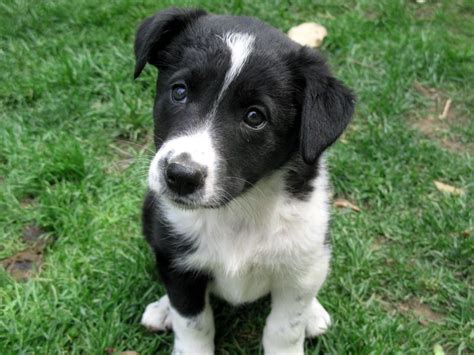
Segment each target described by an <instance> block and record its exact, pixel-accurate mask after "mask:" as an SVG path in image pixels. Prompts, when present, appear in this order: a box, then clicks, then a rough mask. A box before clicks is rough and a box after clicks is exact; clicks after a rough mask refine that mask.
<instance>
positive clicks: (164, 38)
mask: <svg viewBox="0 0 474 355" xmlns="http://www.w3.org/2000/svg"><path fill="white" fill-rule="evenodd" d="M204 15H206V12H205V11H204V10H199V9H177V8H170V9H166V10H163V11H160V12H158V13H156V14H155V15H153V16H151V17H148V18H147V19H145V20H144V21H143V22H142V23H141V24H140V26H139V27H138V31H137V35H136V37H135V59H136V64H135V73H134V78H135V79H136V78H138V77H139V76H140V73H141V72H142V70H143V68H144V67H145V65H146V63H150V64H153V65H155V66H158V65H159V61H158V55H159V54H158V52H159V51H160V50H162V49H164V48H165V47H166V46H167V45H168V44H169V43H170V42H171V40H172V39H173V38H174V37H175V36H177V35H178V34H179V33H180V32H181V31H183V30H184V29H185V28H186V26H189V25H190V24H191V23H192V22H194V21H195V20H196V19H197V18H199V17H201V16H204Z"/></svg>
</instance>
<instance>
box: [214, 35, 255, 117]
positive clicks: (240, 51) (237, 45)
mask: <svg viewBox="0 0 474 355" xmlns="http://www.w3.org/2000/svg"><path fill="white" fill-rule="evenodd" d="M218 37H219V38H220V39H221V40H222V41H223V42H224V43H225V44H226V45H227V47H229V49H230V68H229V70H227V72H226V74H225V78H224V83H223V84H222V88H221V91H220V92H219V96H218V97H217V100H216V102H215V103H214V105H213V107H212V109H211V113H210V117H213V116H214V115H215V113H216V111H217V106H219V102H220V101H221V100H222V97H223V96H224V93H225V91H226V90H227V88H228V87H229V86H230V83H232V81H233V80H234V79H235V78H236V77H237V76H238V75H239V74H240V72H241V71H242V68H243V66H244V65H245V62H246V61H247V59H248V57H249V56H250V53H251V52H252V49H253V43H254V41H255V37H254V36H252V35H250V34H248V33H239V32H228V33H226V34H225V35H224V36H222V37H221V36H218Z"/></svg>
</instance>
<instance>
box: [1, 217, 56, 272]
mask: <svg viewBox="0 0 474 355" xmlns="http://www.w3.org/2000/svg"><path fill="white" fill-rule="evenodd" d="M22 239H23V241H24V242H25V243H26V244H27V245H28V248H27V249H25V250H23V251H21V252H19V253H17V254H15V255H13V256H11V257H8V258H6V259H2V260H0V265H2V266H3V267H4V268H5V270H6V271H7V272H8V273H9V274H10V275H11V277H12V278H13V279H15V280H17V281H26V280H28V279H29V278H31V277H32V276H34V275H36V274H37V273H38V272H39V271H40V270H41V266H42V264H43V255H44V249H45V248H46V247H47V246H48V245H50V244H51V243H52V242H53V238H52V237H51V236H50V235H48V234H47V233H45V231H44V230H43V229H42V228H41V227H39V226H37V225H35V224H29V225H27V226H26V227H25V228H24V229H23V234H22Z"/></svg>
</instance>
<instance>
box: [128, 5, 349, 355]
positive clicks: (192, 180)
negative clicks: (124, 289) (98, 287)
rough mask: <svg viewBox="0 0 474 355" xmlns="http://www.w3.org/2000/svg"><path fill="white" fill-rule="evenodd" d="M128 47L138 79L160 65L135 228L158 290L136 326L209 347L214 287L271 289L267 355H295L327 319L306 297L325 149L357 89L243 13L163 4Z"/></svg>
mask: <svg viewBox="0 0 474 355" xmlns="http://www.w3.org/2000/svg"><path fill="white" fill-rule="evenodd" d="M135 55H136V68H135V77H138V76H139V75H140V73H141V72H142V70H143V68H144V67H145V65H146V64H147V63H151V64H153V65H154V66H156V67H157V68H158V69H159V78H158V81H157V84H156V99H155V103H154V110H153V117H154V127H155V129H154V141H155V144H156V149H157V151H156V155H155V156H154V158H153V161H152V162H151V165H150V170H149V177H148V185H149V192H148V194H147V196H146V199H145V203H144V207H143V229H144V234H145V236H146V239H147V240H148V242H149V243H150V244H151V247H152V248H153V251H154V253H155V255H156V260H157V265H158V269H159V273H160V276H161V278H162V281H163V283H164V285H165V287H166V290H167V295H165V296H163V297H161V299H160V300H159V301H157V302H155V303H152V304H150V305H148V307H147V308H146V310H145V313H144V314H143V318H142V324H143V325H145V326H146V327H148V328H150V329H153V330H165V329H171V328H172V329H173V331H174V334H175V338H174V352H175V353H177V354H188V353H202V354H212V353H213V352H214V321H213V315H212V309H211V306H210V304H209V294H210V293H212V294H214V295H217V296H218V297H221V298H223V299H224V300H226V301H228V302H230V303H232V304H242V303H246V302H252V301H255V300H257V299H258V298H260V297H262V296H264V295H267V294H271V299H272V306H271V307H272V309H271V312H270V315H269V316H268V318H267V321H266V325H265V329H264V330H263V347H264V350H265V353H266V354H303V349H304V338H305V335H306V336H307V337H312V336H316V335H319V334H321V333H323V332H324V331H325V330H326V329H327V328H328V326H329V324H330V317H329V315H328V313H327V312H326V311H325V309H324V308H323V307H322V306H321V304H319V302H318V301H317V300H316V298H315V296H316V293H317V292H318V290H319V289H320V287H321V285H322V284H323V282H324V280H325V278H326V275H327V273H328V268H329V260H330V247H329V245H328V239H327V235H328V223H329V206H328V175H327V172H326V168H325V164H324V158H323V157H322V153H323V151H324V150H325V149H326V148H327V147H328V146H330V145H331V144H332V143H333V142H334V141H335V140H336V139H337V138H338V137H339V135H340V134H341V133H342V131H343V130H344V128H345V127H346V126H347V124H348V123H349V121H350V118H351V116H352V113H353V110H354V98H353V95H352V94H351V92H350V90H348V89H347V88H346V87H345V86H343V85H342V84H341V82H339V81H338V80H336V79H335V78H333V77H332V76H331V73H330V71H329V69H328V67H327V66H326V64H325V62H324V60H323V59H322V58H321V57H320V56H319V55H318V54H317V53H316V52H315V51H313V50H311V49H309V48H306V47H302V46H300V45H298V44H296V43H294V42H293V41H291V40H290V39H289V38H288V37H287V36H286V35H284V34H283V33H282V32H280V31H278V30H276V29H274V28H272V27H270V26H268V25H266V24H264V23H262V22H260V21H258V20H255V19H252V18H248V17H234V16H217V15H211V14H207V13H206V12H205V11H202V10H196V9H174V8H173V9H168V10H164V11H160V12H158V13H157V14H156V15H154V16H152V17H149V18H147V19H146V20H145V21H144V22H143V23H142V24H141V25H140V27H139V29H138V33H137V37H136V41H135Z"/></svg>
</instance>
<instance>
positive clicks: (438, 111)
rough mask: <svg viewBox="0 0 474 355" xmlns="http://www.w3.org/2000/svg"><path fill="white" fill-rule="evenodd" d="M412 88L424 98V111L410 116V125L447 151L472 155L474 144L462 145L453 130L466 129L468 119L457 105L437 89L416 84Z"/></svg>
mask: <svg viewBox="0 0 474 355" xmlns="http://www.w3.org/2000/svg"><path fill="white" fill-rule="evenodd" d="M413 86H414V89H415V91H417V92H418V93H419V94H421V95H422V97H423V98H424V101H425V105H426V109H420V110H418V112H416V113H414V114H413V115H411V118H410V123H411V125H412V126H413V127H414V128H415V129H416V130H418V131H419V132H421V133H422V134H423V135H425V136H427V137H428V138H430V139H432V140H434V141H436V142H437V143H438V144H439V145H441V146H442V147H444V148H445V149H447V150H449V151H452V152H455V153H460V152H467V153H469V154H471V155H474V144H473V143H464V142H463V141H462V137H459V135H457V134H456V133H455V132H454V130H453V128H455V127H466V126H467V125H468V124H469V119H468V117H467V116H466V115H464V114H462V113H461V112H460V110H459V109H458V107H459V103H457V102H456V101H454V100H452V99H451V98H450V97H448V96H447V95H446V94H444V93H443V92H442V91H441V90H439V89H436V88H432V87H428V86H425V85H422V84H421V83H418V82H415V83H414V85H413Z"/></svg>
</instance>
